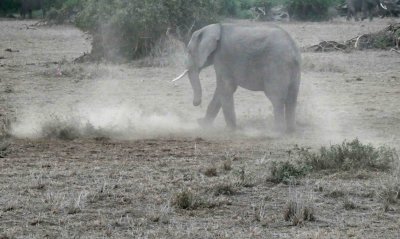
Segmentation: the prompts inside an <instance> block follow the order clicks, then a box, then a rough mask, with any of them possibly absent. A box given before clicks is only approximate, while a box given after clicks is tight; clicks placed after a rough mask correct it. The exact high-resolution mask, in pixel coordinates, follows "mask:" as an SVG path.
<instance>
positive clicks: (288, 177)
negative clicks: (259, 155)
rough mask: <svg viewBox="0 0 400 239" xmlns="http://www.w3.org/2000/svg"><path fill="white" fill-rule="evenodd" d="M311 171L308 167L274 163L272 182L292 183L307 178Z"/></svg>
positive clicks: (289, 163) (288, 163)
mask: <svg viewBox="0 0 400 239" xmlns="http://www.w3.org/2000/svg"><path fill="white" fill-rule="evenodd" d="M309 171H310V167H308V166H307V165H302V164H297V163H292V162H289V161H285V162H273V163H272V166H271V176H272V178H271V180H272V181H273V182H275V183H280V182H283V183H290V182H293V180H295V179H297V178H300V177H302V176H305V175H306V174H307V173H308V172H309Z"/></svg>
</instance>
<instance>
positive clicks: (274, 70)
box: [187, 24, 301, 132]
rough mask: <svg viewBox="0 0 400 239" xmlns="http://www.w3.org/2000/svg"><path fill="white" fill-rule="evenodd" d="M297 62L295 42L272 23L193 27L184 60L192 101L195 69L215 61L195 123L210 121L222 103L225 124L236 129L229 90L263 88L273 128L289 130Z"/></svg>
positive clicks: (197, 98)
mask: <svg viewBox="0 0 400 239" xmlns="http://www.w3.org/2000/svg"><path fill="white" fill-rule="evenodd" d="M300 61H301V57H300V52H299V50H298V48H297V46H296V44H295V42H294V41H293V39H292V38H291V37H290V36H289V34H288V33H287V32H285V31H284V30H282V29H281V28H279V27H277V26H268V25H262V26H261V25H258V26H257V25H253V26H248V25H247V26H246V25H234V24H213V25H208V26H206V27H204V28H202V29H200V30H198V31H196V32H194V33H193V35H192V38H191V40H190V42H189V44H188V65H187V67H188V70H189V72H188V74H189V79H190V83H191V85H192V88H193V92H194V99H193V105H194V106H198V105H200V104H201V96H202V89H201V84H200V79H199V73H200V71H201V70H202V69H203V68H205V67H207V66H210V65H214V69H215V73H216V78H217V83H216V85H217V86H216V89H215V93H214V96H213V98H212V100H211V102H210V104H209V105H208V108H207V112H206V116H205V117H204V118H203V119H199V123H200V125H202V126H209V125H211V124H212V122H213V121H214V119H215V117H216V116H217V114H218V112H219V110H220V109H221V108H222V111H223V114H224V117H225V121H226V124H227V126H228V127H229V128H231V129H235V128H236V115H235V109H234V99H233V94H234V93H235V91H236V89H237V87H238V86H240V87H243V88H245V89H248V90H252V91H264V93H265V95H266V96H267V97H268V98H269V99H270V101H271V102H272V105H273V109H274V116H275V127H276V129H277V130H278V131H280V132H282V131H284V130H285V128H286V130H287V131H289V132H290V131H294V129H295V111H296V103H297V94H298V91H299V85H300ZM285 123H286V127H285Z"/></svg>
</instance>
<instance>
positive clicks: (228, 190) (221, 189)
mask: <svg viewBox="0 0 400 239" xmlns="http://www.w3.org/2000/svg"><path fill="white" fill-rule="evenodd" d="M235 193H236V190H235V188H234V187H233V186H232V185H231V184H218V185H216V186H215V188H214V195H215V196H220V195H227V196H231V195H233V194H235Z"/></svg>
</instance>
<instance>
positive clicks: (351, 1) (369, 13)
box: [346, 0, 382, 21]
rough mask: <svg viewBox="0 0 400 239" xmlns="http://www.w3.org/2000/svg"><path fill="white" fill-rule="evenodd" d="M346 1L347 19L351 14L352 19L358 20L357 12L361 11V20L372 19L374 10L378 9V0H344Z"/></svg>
mask: <svg viewBox="0 0 400 239" xmlns="http://www.w3.org/2000/svg"><path fill="white" fill-rule="evenodd" d="M346 3H347V18H346V19H347V20H350V18H351V17H352V16H353V17H354V20H356V21H358V20H359V19H358V17H357V13H358V12H362V17H361V20H364V19H366V18H367V17H368V18H369V20H370V21H372V18H373V14H374V12H375V11H376V10H377V9H379V10H381V11H382V9H381V6H380V0H346Z"/></svg>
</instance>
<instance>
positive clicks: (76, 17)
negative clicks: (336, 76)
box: [0, 0, 343, 60]
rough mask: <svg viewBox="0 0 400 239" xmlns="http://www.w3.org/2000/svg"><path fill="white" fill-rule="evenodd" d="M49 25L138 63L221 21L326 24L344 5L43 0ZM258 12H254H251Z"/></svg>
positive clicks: (296, 0) (311, 0) (5, 0)
mask: <svg viewBox="0 0 400 239" xmlns="http://www.w3.org/2000/svg"><path fill="white" fill-rule="evenodd" d="M21 1H22V0H2V1H1V2H0V3H1V5H0V11H3V12H8V11H17V9H18V6H19V5H18V4H20V3H21ZM44 1H45V8H46V9H47V19H48V20H49V22H50V23H63V22H73V23H74V24H76V25H77V26H78V27H79V28H81V29H83V30H85V31H89V32H90V33H91V34H92V35H93V49H92V54H91V56H93V57H94V58H96V59H98V58H107V59H110V60H115V59H121V58H128V59H135V58H139V57H142V56H147V55H149V54H150V52H151V49H152V48H153V47H154V46H155V45H156V44H158V43H159V42H162V41H164V38H165V37H166V35H167V34H166V33H167V32H168V33H169V34H171V35H174V36H176V37H178V38H179V39H181V40H183V41H184V42H185V41H187V40H188V38H189V36H190V33H191V32H193V31H194V30H196V29H199V28H200V27H202V26H204V25H206V24H209V23H213V22H217V21H219V18H220V17H233V18H251V17H254V14H253V15H252V14H251V9H252V8H254V7H257V8H262V9H264V10H265V11H266V12H268V11H269V10H270V9H271V8H272V7H274V6H278V5H279V6H283V7H284V8H286V9H287V11H288V12H289V14H290V15H291V17H292V18H294V19H300V20H323V19H326V18H327V12H328V8H329V7H330V6H332V5H335V4H337V3H338V2H339V1H343V0H197V1H187V0H169V1H167V0H44ZM253 10H254V9H253Z"/></svg>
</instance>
